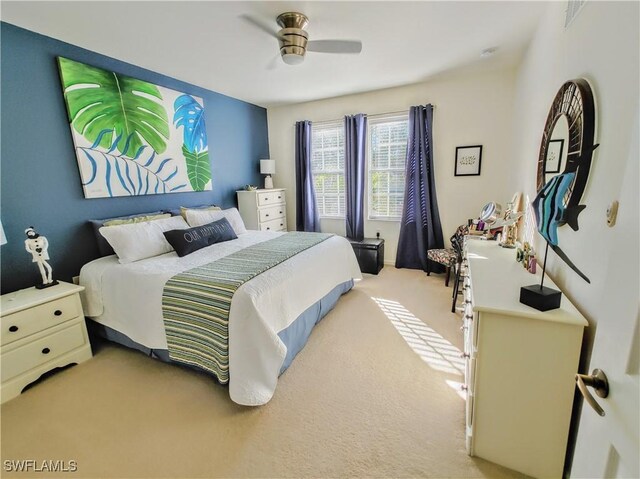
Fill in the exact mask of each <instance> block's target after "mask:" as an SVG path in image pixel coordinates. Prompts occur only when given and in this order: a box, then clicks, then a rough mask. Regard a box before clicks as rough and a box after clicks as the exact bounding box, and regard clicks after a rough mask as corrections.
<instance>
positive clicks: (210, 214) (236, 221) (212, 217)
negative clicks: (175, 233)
mask: <svg viewBox="0 0 640 479" xmlns="http://www.w3.org/2000/svg"><path fill="white" fill-rule="evenodd" d="M185 214H186V217H187V223H189V226H191V227H192V228H194V227H196V226H204V225H208V224H209V223H211V222H212V221H218V220H219V219H222V218H227V221H228V222H229V224H230V225H231V227H232V228H233V231H234V232H235V233H236V235H241V234H244V233H246V232H247V228H245V226H244V222H243V221H242V217H241V216H240V212H239V211H238V210H237V208H228V209H226V210H221V211H216V210H187V211H186V212H185Z"/></svg>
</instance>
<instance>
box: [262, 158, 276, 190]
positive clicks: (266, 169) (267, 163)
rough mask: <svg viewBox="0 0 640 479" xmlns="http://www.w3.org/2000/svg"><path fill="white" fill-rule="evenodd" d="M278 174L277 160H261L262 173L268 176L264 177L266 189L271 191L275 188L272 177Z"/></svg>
mask: <svg viewBox="0 0 640 479" xmlns="http://www.w3.org/2000/svg"><path fill="white" fill-rule="evenodd" d="M275 172H276V160H260V173H262V174H263V175H267V176H265V177H264V188H265V189H267V190H270V189H272V188H273V179H272V178H271V175H272V174H274V173H275Z"/></svg>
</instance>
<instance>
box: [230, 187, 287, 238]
mask: <svg viewBox="0 0 640 479" xmlns="http://www.w3.org/2000/svg"><path fill="white" fill-rule="evenodd" d="M236 193H237V194H238V210H239V211H240V216H242V221H243V222H244V225H245V226H246V227H247V229H249V230H260V231H287V204H286V199H285V190H284V189H283V188H273V189H270V190H252V191H237V192H236Z"/></svg>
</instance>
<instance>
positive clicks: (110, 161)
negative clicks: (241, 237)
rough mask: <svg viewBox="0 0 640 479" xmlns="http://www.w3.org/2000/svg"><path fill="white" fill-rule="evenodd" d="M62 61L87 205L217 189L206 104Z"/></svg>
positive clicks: (145, 83)
mask: <svg viewBox="0 0 640 479" xmlns="http://www.w3.org/2000/svg"><path fill="white" fill-rule="evenodd" d="M58 62H59V66H60V76H61V79H62V85H63V89H64V98H65V102H66V106H67V113H68V117H69V123H70V125H71V134H72V136H73V140H74V143H75V146H76V155H77V160H78V167H79V170H80V176H81V180H82V186H83V189H84V194H85V198H100V197H115V196H137V195H146V194H159V193H172V192H188V191H204V190H211V165H210V162H209V154H208V145H207V133H206V128H205V124H204V108H203V106H202V105H203V103H202V99H201V98H198V97H194V96H191V95H187V94H184V93H181V92H177V91H175V90H171V89H168V88H164V87H161V86H157V85H154V84H152V83H149V82H146V81H143V80H138V79H135V78H131V77H127V76H125V75H121V74H119V73H115V72H110V71H107V70H103V69H100V68H97V67H93V66H90V65H85V64H83V63H79V62H75V61H73V60H69V59H66V58H62V57H59V58H58ZM168 112H173V121H170V120H169V116H168Z"/></svg>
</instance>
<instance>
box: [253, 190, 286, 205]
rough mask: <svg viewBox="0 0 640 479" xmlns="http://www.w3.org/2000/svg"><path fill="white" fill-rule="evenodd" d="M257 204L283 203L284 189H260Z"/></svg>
mask: <svg viewBox="0 0 640 479" xmlns="http://www.w3.org/2000/svg"><path fill="white" fill-rule="evenodd" d="M257 196H258V206H267V205H276V204H278V203H284V191H273V192H272V191H261V192H259V193H258V194H257Z"/></svg>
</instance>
